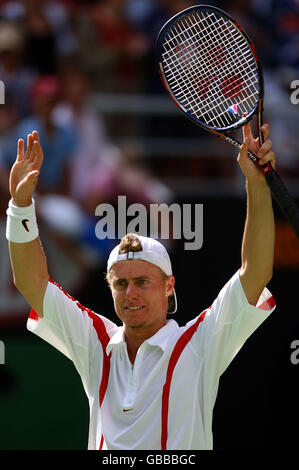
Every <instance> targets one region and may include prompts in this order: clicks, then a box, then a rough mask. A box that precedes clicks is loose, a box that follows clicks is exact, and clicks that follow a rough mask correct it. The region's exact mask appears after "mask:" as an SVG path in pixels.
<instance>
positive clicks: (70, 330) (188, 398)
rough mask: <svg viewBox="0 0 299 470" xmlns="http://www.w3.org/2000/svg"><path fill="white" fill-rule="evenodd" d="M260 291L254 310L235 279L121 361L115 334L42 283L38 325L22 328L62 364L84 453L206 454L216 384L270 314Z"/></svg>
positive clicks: (34, 319)
mask: <svg viewBox="0 0 299 470" xmlns="http://www.w3.org/2000/svg"><path fill="white" fill-rule="evenodd" d="M274 308H275V301H274V299H273V297H272V296H271V293H270V292H269V291H268V289H266V288H265V289H264V291H263V293H262V295H261V297H260V299H259V301H258V304H257V307H254V306H252V305H250V304H249V303H248V301H247V299H246V296H245V294H244V291H243V288H242V285H241V282H240V278H239V271H238V272H237V273H235V275H234V276H233V277H232V278H231V279H230V281H229V282H228V283H227V284H226V285H225V286H224V287H223V288H222V290H221V291H220V293H219V295H218V297H217V298H216V299H215V301H214V302H213V304H212V305H211V306H210V307H209V308H208V309H207V310H205V311H203V312H202V313H201V314H200V315H198V316H197V317H196V318H194V319H193V320H191V321H189V322H188V323H187V324H186V325H185V326H181V327H180V326H179V325H178V324H177V322H176V321H174V320H168V321H167V324H166V325H165V326H164V327H163V328H161V329H160V330H159V331H158V332H157V333H156V334H155V335H154V336H152V337H151V338H149V339H148V340H146V341H145V342H144V343H143V344H142V345H141V346H140V348H139V350H138V353H137V356H136V359H135V362H134V366H133V367H132V364H131V363H130V361H129V358H128V353H127V347H126V342H125V341H124V337H123V327H119V326H117V325H115V324H114V323H113V322H111V321H110V320H108V319H107V318H105V317H103V316H101V315H98V314H96V313H94V312H93V311H91V310H90V309H87V308H85V307H83V306H82V305H80V304H79V303H78V302H77V301H75V300H74V299H73V298H72V297H70V296H69V295H68V294H67V293H66V292H65V291H63V289H62V288H61V287H60V286H59V285H58V284H56V283H55V282H54V281H52V280H50V281H49V283H48V286H47V289H46V292H45V297H44V304H43V312H44V316H43V318H39V317H38V316H37V314H36V313H35V312H34V311H33V310H32V311H31V313H30V317H29V319H28V322H27V328H28V329H29V330H30V331H32V332H34V333H35V334H37V335H38V336H40V337H41V338H43V339H45V340H46V341H48V342H49V343H50V344H52V345H53V346H54V347H56V348H57V349H58V350H60V351H61V352H62V353H63V354H65V355H66V356H67V357H69V358H70V359H71V360H72V361H73V363H74V365H75V367H76V369H77V371H78V372H79V374H80V376H81V379H82V383H83V386H84V389H85V392H86V394H87V397H88V400H89V406H90V426H89V440H88V449H109V450H113V449H119V450H133V449H136V450H137V449H143V450H160V449H162V450H163V449H169V450H171V449H172V450H179V449H183V450H188V449H190V450H202V449H212V447H213V436H212V414H213V413H212V412H213V407H214V404H215V400H216V395H217V390H218V384H219V378H220V376H221V374H222V373H223V372H224V371H225V369H226V368H227V367H228V365H229V364H230V362H231V361H232V360H233V358H234V357H235V355H236V354H237V352H238V351H239V350H240V348H241V347H242V345H243V344H244V343H245V341H246V340H247V338H248V337H249V336H250V335H251V334H252V333H253V332H254V331H255V330H256V329H257V328H258V326H259V325H260V324H261V323H262V322H263V321H264V320H265V319H266V318H267V317H268V315H269V314H270V313H271V312H272V311H273V310H274Z"/></svg>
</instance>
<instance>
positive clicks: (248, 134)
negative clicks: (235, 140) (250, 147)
mask: <svg viewBox="0 0 299 470" xmlns="http://www.w3.org/2000/svg"><path fill="white" fill-rule="evenodd" d="M242 132H243V142H245V140H246V139H249V140H252V139H253V135H252V131H251V125H250V122H247V123H246V124H245V125H244V126H243V127H242Z"/></svg>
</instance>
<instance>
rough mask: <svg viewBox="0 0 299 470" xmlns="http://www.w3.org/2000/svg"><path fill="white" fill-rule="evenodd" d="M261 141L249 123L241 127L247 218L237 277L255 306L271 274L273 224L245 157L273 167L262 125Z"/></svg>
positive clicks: (267, 198)
mask: <svg viewBox="0 0 299 470" xmlns="http://www.w3.org/2000/svg"><path fill="white" fill-rule="evenodd" d="M262 131H263V134H264V138H265V142H264V143H263V145H262V146H261V147H260V145H259V142H258V139H254V138H253V136H252V133H251V127H250V123H248V124H247V125H245V126H244V127H243V146H242V148H241V150H240V153H239V157H238V162H239V165H240V167H241V170H242V172H243V174H244V175H245V177H246V191H247V217H246V222H245V228H244V234H243V241H242V252H241V255H242V266H241V270H240V280H241V283H242V286H243V289H244V292H245V295H246V297H247V300H248V302H249V303H250V304H252V305H256V303H257V301H258V299H259V297H260V295H261V293H262V291H263V289H264V287H265V286H266V285H267V284H268V282H269V281H270V279H271V277H272V271H273V257H274V236H275V225H274V215H273V209H272V199H271V193H270V190H269V187H268V185H267V183H266V180H265V177H264V175H263V174H262V172H261V171H260V170H259V169H258V168H257V167H256V166H255V164H254V163H253V162H252V161H251V160H250V159H249V158H248V156H247V152H248V149H250V150H252V151H253V152H254V153H256V155H257V156H258V157H259V158H260V163H261V164H264V163H267V162H269V161H270V162H271V164H272V166H273V167H275V155H274V153H273V152H272V151H271V145H272V143H271V141H270V140H266V139H267V137H268V135H269V131H270V127H269V125H267V124H265V125H264V126H263V127H262Z"/></svg>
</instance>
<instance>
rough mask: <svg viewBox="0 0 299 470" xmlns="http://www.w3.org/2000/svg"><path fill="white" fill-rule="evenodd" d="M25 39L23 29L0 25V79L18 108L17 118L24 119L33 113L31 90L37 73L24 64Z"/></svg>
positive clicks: (14, 25)
mask: <svg viewBox="0 0 299 470" xmlns="http://www.w3.org/2000/svg"><path fill="white" fill-rule="evenodd" d="M24 47H25V38H24V35H23V33H22V30H21V28H20V27H19V26H18V25H17V24H15V23H12V22H7V21H2V22H1V23H0V77H1V80H2V81H3V82H4V84H5V94H6V95H8V94H9V95H10V96H11V98H12V99H13V100H14V103H15V106H16V113H17V117H18V118H19V119H20V118H23V117H25V116H26V115H28V114H29V113H30V111H31V100H30V89H31V87H32V84H33V82H34V80H35V78H36V73H35V72H34V70H33V69H30V68H29V67H27V66H26V65H25V64H24V60H23V55H24Z"/></svg>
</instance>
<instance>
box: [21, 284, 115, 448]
mask: <svg viewBox="0 0 299 470" xmlns="http://www.w3.org/2000/svg"><path fill="white" fill-rule="evenodd" d="M49 282H51V283H52V284H54V285H55V286H56V287H58V289H60V290H61V291H62V292H63V293H64V295H65V296H66V297H67V298H68V299H70V300H72V301H73V302H75V303H76V304H77V306H78V307H79V308H80V310H82V311H84V312H86V313H87V314H88V316H89V317H90V318H91V319H92V323H93V327H94V329H95V330H96V332H97V336H98V340H99V341H100V343H101V345H102V349H103V371H102V378H101V384H100V389H99V403H100V407H101V405H102V403H103V400H104V397H105V394H106V390H107V386H108V379H109V372H110V357H111V353H110V354H109V355H107V354H106V347H107V345H108V343H109V341H110V337H109V335H108V333H107V330H106V327H105V324H104V322H103V320H102V319H101V318H100V317H99V316H98V315H96V314H95V313H94V312H93V311H92V310H90V309H89V308H86V307H84V306H83V305H81V304H80V302H78V301H76V300H75V299H74V298H73V297H71V296H70V295H69V293H68V292H66V291H65V290H64V289H63V288H62V287H61V286H60V285H59V284H58V283H57V282H55V281H53V279H51V278H50V279H49ZM29 317H30V318H32V319H34V320H39V319H40V317H39V316H38V315H37V313H36V312H35V311H34V310H33V309H32V310H31V312H30V315H29ZM103 442H104V437H103V435H102V438H101V443H100V449H102V447H103Z"/></svg>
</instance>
